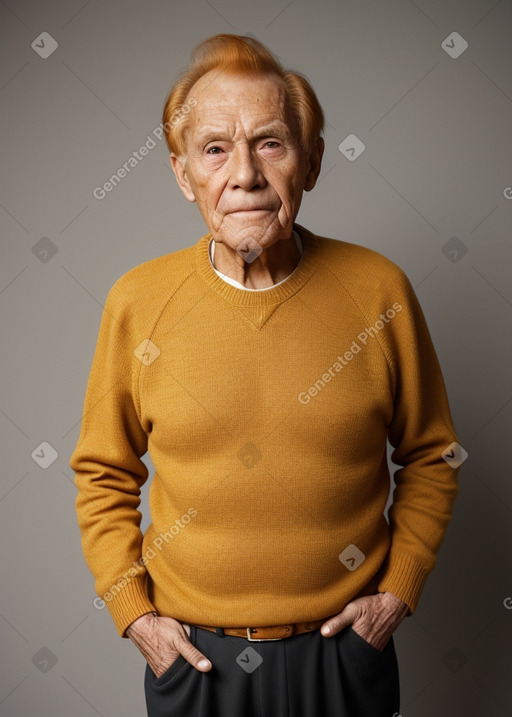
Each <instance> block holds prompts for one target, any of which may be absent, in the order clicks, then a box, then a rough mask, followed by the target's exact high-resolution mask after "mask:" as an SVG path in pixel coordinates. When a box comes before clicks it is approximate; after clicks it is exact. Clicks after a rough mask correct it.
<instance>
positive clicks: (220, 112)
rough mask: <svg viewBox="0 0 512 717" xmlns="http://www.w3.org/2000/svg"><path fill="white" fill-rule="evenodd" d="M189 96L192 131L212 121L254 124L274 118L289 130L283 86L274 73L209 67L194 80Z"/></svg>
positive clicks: (290, 127) (289, 122)
mask: <svg viewBox="0 0 512 717" xmlns="http://www.w3.org/2000/svg"><path fill="white" fill-rule="evenodd" d="M189 98H194V100H195V101H196V102H197V104H195V105H194V107H193V109H192V111H191V112H190V116H189V122H190V123H189V127H188V128H189V130H190V131H191V132H192V133H195V132H197V131H199V130H200V129H201V128H202V127H204V126H206V125H209V124H212V123H213V124H218V123H226V124H229V125H231V126H233V125H234V124H236V123H242V124H243V125H244V126H247V127H255V126H256V125H258V123H260V122H262V123H265V124H267V123H269V122H272V121H274V120H275V121H276V122H277V123H279V122H281V123H282V124H284V125H286V126H287V127H288V128H289V130H290V132H292V131H293V127H292V126H291V120H290V117H289V115H290V113H289V111H288V102H287V93H286V87H285V84H284V82H283V81H282V80H281V78H280V77H278V76H277V75H270V74H267V75H243V74H236V75H231V74H226V73H219V72H218V71H215V70H212V71H210V72H208V73H207V74H205V75H203V77H201V78H200V79H199V80H198V81H197V82H196V83H195V85H194V86H193V87H192V88H191V90H190V92H189Z"/></svg>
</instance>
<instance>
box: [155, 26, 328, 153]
mask: <svg viewBox="0 0 512 717" xmlns="http://www.w3.org/2000/svg"><path fill="white" fill-rule="evenodd" d="M211 70H217V71H218V72H219V73H221V72H222V73H227V74H233V75H235V74H246V75H258V74H260V75H262V74H264V75H269V74H270V75H274V76H277V77H278V78H280V79H281V80H282V81H283V83H284V86H285V91H286V102H287V110H288V112H289V113H290V117H291V119H292V121H293V122H294V123H295V126H296V128H297V131H298V140H299V142H300V144H301V145H302V147H303V148H304V150H305V151H306V152H309V151H310V150H311V149H312V147H313V144H314V142H315V141H316V140H317V139H318V137H319V136H320V133H321V132H322V131H323V130H324V125H325V119H324V113H323V110H322V107H321V106H320V102H319V101H318V98H317V96H316V94H315V91H314V90H313V88H312V86H311V84H310V83H309V81H308V80H307V79H306V77H304V75H302V74H301V73H299V72H292V71H291V70H287V69H285V68H284V67H283V66H282V65H281V63H280V62H279V61H278V60H277V58H276V57H274V55H273V54H272V53H271V52H270V50H268V49H267V48H266V47H265V45H263V44H262V43H261V42H259V41H258V40H255V39H253V38H251V37H246V36H242V35H228V34H220V35H214V36H213V37H209V38H207V39H206V40H204V41H203V42H201V43H200V44H199V45H197V46H196V47H195V48H194V50H193V51H192V53H191V55H190V64H189V65H188V67H186V68H185V69H184V70H182V71H181V73H180V74H179V75H178V78H177V79H176V81H175V82H174V84H173V86H172V88H171V90H170V92H169V94H168V96H167V99H166V101H165V105H164V110H163V115H162V123H163V129H164V133H165V139H166V142H167V146H168V148H169V151H170V152H173V153H174V154H176V155H178V156H183V155H185V154H186V138H185V130H186V129H187V127H188V117H189V112H190V106H191V105H192V106H194V98H191V97H189V94H190V90H191V89H192V87H193V86H194V85H195V83H196V82H197V81H198V80H199V79H200V78H201V77H202V76H203V75H205V74H206V73H207V72H210V71H211ZM187 100H188V104H187ZM195 103H197V100H195ZM184 108H185V109H184Z"/></svg>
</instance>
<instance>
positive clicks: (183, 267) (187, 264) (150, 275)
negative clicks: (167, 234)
mask: <svg viewBox="0 0 512 717" xmlns="http://www.w3.org/2000/svg"><path fill="white" fill-rule="evenodd" d="M194 251H195V246H191V247H187V248H185V249H179V250H178V251H174V252H171V253H169V254H164V255H162V256H158V257H155V258H153V259H148V260H147V261H145V262H142V263H141V264H138V265H137V266H134V267H132V268H131V269H129V270H128V271H126V272H125V273H124V274H122V275H121V276H119V277H118V279H116V281H115V282H114V284H113V285H112V286H111V288H110V290H109V292H108V296H107V302H108V303H116V304H117V305H119V304H121V305H123V306H125V307H130V308H131V309H134V308H135V307H136V306H141V307H145V308H146V310H148V311H150V308H151V307H152V306H155V307H157V306H161V304H162V302H165V301H167V300H168V299H169V298H170V297H171V296H172V295H173V294H174V293H175V292H176V291H177V290H178V289H179V287H180V286H181V285H182V284H183V282H184V281H186V279H187V277H188V276H190V274H192V273H193V272H194V271H195V267H194V259H193V255H194Z"/></svg>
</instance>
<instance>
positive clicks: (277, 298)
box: [195, 224, 319, 308]
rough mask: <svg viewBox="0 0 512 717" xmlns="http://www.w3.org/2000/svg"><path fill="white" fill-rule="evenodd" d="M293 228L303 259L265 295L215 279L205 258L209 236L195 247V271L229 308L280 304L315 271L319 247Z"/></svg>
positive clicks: (299, 228) (308, 234) (312, 238)
mask: <svg viewBox="0 0 512 717" xmlns="http://www.w3.org/2000/svg"><path fill="white" fill-rule="evenodd" d="M293 228H294V230H295V231H296V232H297V233H298V234H299V236H300V238H301V240H302V256H301V258H300V260H299V262H298V264H297V266H296V267H295V269H294V270H293V272H292V273H291V274H290V275H289V276H288V277H287V278H286V280H285V281H283V282H281V283H279V284H277V285H276V286H273V287H269V288H268V289H267V290H266V291H244V289H239V288H238V287H236V286H233V285H232V284H229V283H228V282H226V281H224V279H222V278H221V277H220V276H218V275H217V273H216V272H215V270H214V268H213V267H212V265H211V262H210V257H209V254H208V245H209V243H210V240H211V239H212V235H211V234H210V233H208V234H205V235H204V236H202V237H201V239H200V240H199V241H198V242H197V244H196V256H195V259H196V266H197V269H198V270H199V273H200V275H201V276H202V277H203V279H204V280H205V281H206V283H207V284H208V286H209V287H210V288H211V289H212V290H213V291H215V292H216V293H217V294H219V295H220V296H222V297H223V298H224V299H226V301H228V302H229V303H231V304H235V305H237V306H240V307H248V308H250V307H252V308H263V307H266V306H275V305H276V304H280V303H282V302H283V301H285V300H286V299H288V298H289V297H290V296H293V294H295V293H296V292H297V291H299V289H301V288H302V287H303V286H304V284H306V282H307V281H308V280H309V279H310V278H311V276H312V275H313V273H314V272H315V270H316V268H317V263H316V262H315V256H316V253H317V250H318V246H319V242H318V239H317V238H316V237H315V235H314V234H312V233H311V232H310V231H309V230H308V229H305V228H304V227H302V226H300V224H294V225H293Z"/></svg>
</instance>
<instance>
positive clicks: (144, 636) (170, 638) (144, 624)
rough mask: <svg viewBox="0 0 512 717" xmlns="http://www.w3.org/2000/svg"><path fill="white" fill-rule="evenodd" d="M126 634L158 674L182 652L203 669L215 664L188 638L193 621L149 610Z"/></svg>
mask: <svg viewBox="0 0 512 717" xmlns="http://www.w3.org/2000/svg"><path fill="white" fill-rule="evenodd" d="M126 634H127V636H128V637H129V638H130V640H131V641H132V642H133V643H135V645H136V646H137V647H138V648H139V650H140V651H141V653H142V654H143V655H144V659H145V660H146V662H147V663H148V664H149V666H150V667H151V669H152V670H153V672H154V673H155V675H156V676H157V677H161V675H163V674H164V672H166V670H168V669H169V667H170V666H171V665H172V663H173V662H174V661H175V660H176V659H177V658H178V655H180V654H181V655H183V657H184V658H185V660H186V661H187V662H190V664H191V665H192V666H193V667H195V668H196V670H199V672H208V671H209V670H211V668H212V664H211V662H210V661H209V660H208V659H207V658H206V657H205V656H204V655H203V654H201V653H200V652H199V650H198V649H197V648H195V647H194V645H193V644H192V643H191V642H190V640H189V639H188V638H189V637H190V625H187V624H186V623H184V624H182V623H181V622H178V620H175V619H174V618H172V617H163V616H161V615H158V616H157V615H154V614H153V613H151V612H148V613H146V614H145V615H141V616H140V617H138V618H137V619H136V620H134V621H133V622H132V623H131V625H129V627H128V628H127V629H126Z"/></svg>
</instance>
